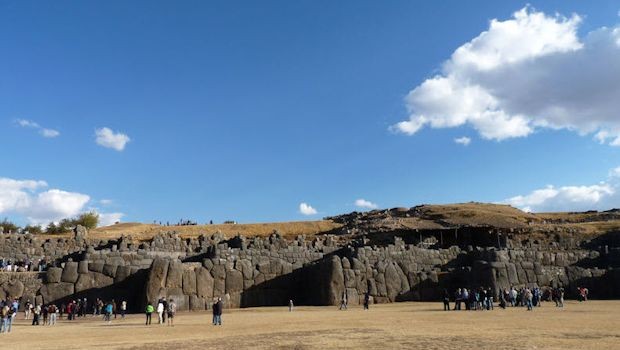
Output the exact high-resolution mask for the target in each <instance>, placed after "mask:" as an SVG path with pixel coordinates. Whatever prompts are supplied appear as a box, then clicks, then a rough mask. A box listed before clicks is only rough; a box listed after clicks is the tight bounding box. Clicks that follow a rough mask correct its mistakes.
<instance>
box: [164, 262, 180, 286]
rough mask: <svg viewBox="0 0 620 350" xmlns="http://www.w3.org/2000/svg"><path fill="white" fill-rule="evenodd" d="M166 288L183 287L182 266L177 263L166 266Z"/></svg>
mask: <svg viewBox="0 0 620 350" xmlns="http://www.w3.org/2000/svg"><path fill="white" fill-rule="evenodd" d="M165 287H166V288H182V287H183V264H182V263H181V262H180V261H178V260H175V261H172V262H170V265H168V277H167V278H166V285H165Z"/></svg>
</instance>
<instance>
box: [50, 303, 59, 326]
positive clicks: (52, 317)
mask: <svg viewBox="0 0 620 350" xmlns="http://www.w3.org/2000/svg"><path fill="white" fill-rule="evenodd" d="M57 312H58V308H57V307H56V305H54V304H51V305H50V308H49V314H50V326H53V325H55V324H56V313H57Z"/></svg>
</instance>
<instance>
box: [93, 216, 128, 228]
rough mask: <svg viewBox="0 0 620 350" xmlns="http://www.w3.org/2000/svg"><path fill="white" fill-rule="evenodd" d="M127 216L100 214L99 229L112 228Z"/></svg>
mask: <svg viewBox="0 0 620 350" xmlns="http://www.w3.org/2000/svg"><path fill="white" fill-rule="evenodd" d="M123 216H125V214H123V213H99V225H98V226H99V227H101V226H110V225H114V224H115V223H117V222H119V221H121V218H122V217H123Z"/></svg>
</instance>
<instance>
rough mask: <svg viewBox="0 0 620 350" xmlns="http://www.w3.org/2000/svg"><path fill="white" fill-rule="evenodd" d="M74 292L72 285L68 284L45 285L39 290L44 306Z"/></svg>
mask: <svg viewBox="0 0 620 350" xmlns="http://www.w3.org/2000/svg"><path fill="white" fill-rule="evenodd" d="M76 271H77V269H76ZM74 291H75V289H74V286H73V283H68V282H60V283H47V284H44V285H43V286H42V287H41V289H40V292H41V295H42V296H43V300H44V302H45V303H46V304H48V303H52V302H55V301H57V300H60V299H62V298H66V297H68V296H69V295H71V294H73V293H74Z"/></svg>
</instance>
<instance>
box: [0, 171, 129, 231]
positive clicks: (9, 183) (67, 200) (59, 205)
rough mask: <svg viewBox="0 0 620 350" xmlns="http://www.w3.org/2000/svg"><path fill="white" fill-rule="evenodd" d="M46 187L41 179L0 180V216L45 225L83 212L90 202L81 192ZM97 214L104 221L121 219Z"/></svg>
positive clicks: (108, 214) (117, 215)
mask: <svg viewBox="0 0 620 350" xmlns="http://www.w3.org/2000/svg"><path fill="white" fill-rule="evenodd" d="M47 187H48V185H47V183H46V182H45V181H41V180H14V179H9V178H0V214H2V215H18V216H20V217H23V218H25V219H26V220H27V221H28V223H30V224H42V225H45V224H47V223H49V222H51V221H54V222H57V221H59V220H61V219H64V218H69V217H73V216H76V215H78V214H80V213H82V212H84V211H85V209H86V205H87V203H88V202H89V201H90V196H88V195H86V194H83V193H78V192H69V191H63V190H60V189H46V188H47ZM100 215H103V217H104V218H106V219H108V220H113V219H120V217H121V216H122V214H121V213H100ZM119 215H120V216H119Z"/></svg>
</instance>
